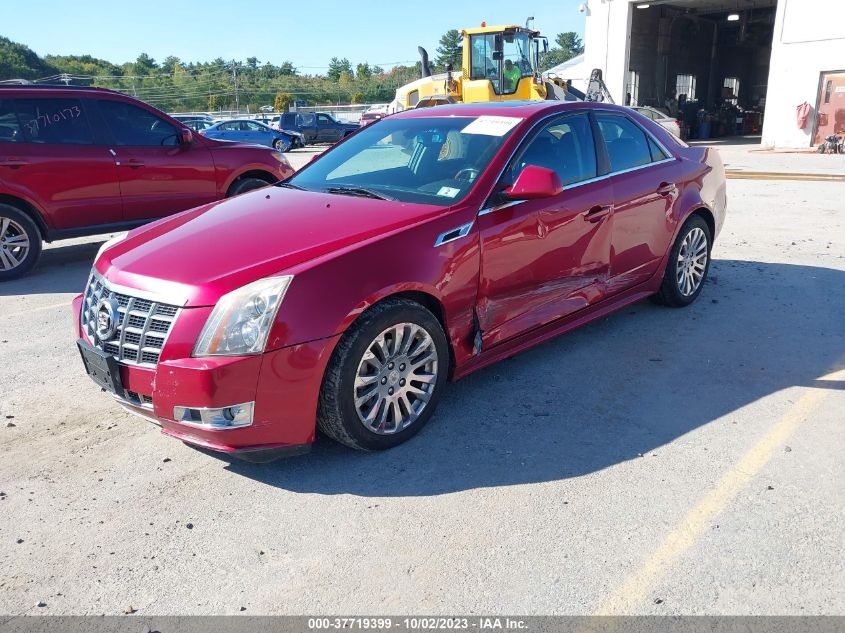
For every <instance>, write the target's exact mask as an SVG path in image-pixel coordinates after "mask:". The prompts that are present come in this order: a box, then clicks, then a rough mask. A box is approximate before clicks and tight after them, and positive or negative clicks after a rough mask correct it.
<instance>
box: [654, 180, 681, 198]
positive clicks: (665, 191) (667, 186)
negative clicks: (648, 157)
mask: <svg viewBox="0 0 845 633" xmlns="http://www.w3.org/2000/svg"><path fill="white" fill-rule="evenodd" d="M677 190H678V188H677V187H676V186H675V183H674V182H661V183H660V186H659V187H658V188H657V193H658V195H661V196H673V195H675V192H676V191H677Z"/></svg>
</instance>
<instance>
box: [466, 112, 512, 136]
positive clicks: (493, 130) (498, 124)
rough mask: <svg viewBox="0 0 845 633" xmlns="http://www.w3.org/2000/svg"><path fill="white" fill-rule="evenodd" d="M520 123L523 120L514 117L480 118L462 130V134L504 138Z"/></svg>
mask: <svg viewBox="0 0 845 633" xmlns="http://www.w3.org/2000/svg"><path fill="white" fill-rule="evenodd" d="M520 121H522V118H520V117H513V116H480V117H478V118H477V119H476V120H475V121H473V122H472V123H470V124H469V125H467V126H466V127H465V128H464V129H463V130H461V134H484V135H486V136H504V135H505V134H507V133H508V132H510V131H511V130H512V129H513V128H514V127H515V126H516V125H517V123H519V122H520Z"/></svg>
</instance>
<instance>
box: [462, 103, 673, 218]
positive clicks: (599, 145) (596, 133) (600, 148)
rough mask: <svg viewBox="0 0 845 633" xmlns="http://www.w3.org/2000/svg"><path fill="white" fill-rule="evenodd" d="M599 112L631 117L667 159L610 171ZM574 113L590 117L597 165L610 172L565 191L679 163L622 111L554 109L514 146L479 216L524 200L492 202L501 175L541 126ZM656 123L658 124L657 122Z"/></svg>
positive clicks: (571, 185) (660, 142)
mask: <svg viewBox="0 0 845 633" xmlns="http://www.w3.org/2000/svg"><path fill="white" fill-rule="evenodd" d="M598 113H607V114H613V115H617V116H624V117H626V118H627V119H629V120H630V121H631V122H632V123H633V124H634V125H636V126H637V127H638V128H640V129H641V130H642V131H643V132H644V133H645V134H647V135H648V137H649V138H651V139H652V140H653V141H654V143H655V144H656V145H657V146H658V147H659V148H660V149H661V150H663V152H664V153H665V154H666V155H667V156H668V158H666V159H664V160H660V161H655V162H653V163H647V164H645V165H638V166H636V167H630V168H628V169H624V170H621V171H609V170H610V160H609V159H608V156H607V146H606V145H605V142H604V137H603V136H601V130H600V129H599V127H598V121H597V120H596V116H595V115H596V114H598ZM575 114H587V115H588V116H589V118H590V124H591V126H592V132H593V144H594V145H595V146H596V168H597V170H598V171H599V172H600V171H602V169H607V170H608V171H607V172H605V173H604V174H601V173H600V174H599V175H597V176H596V177H595V178H590V179H589V180H582V181H580V182H574V183H572V184H569V185H566V186H565V187H564V188H563V192H566V191H569V190H570V189H575V188H576V187H582V186H584V185H590V184H593V183H594V182H600V181H602V180H606V179H608V178H611V177H612V176H617V175H620V174H627V173H630V172H633V171H638V170H640V169H646V168H648V167H654V166H655V165H663V164H665V163H670V162H677V161H678V160H679V159H678V158H677V157H676V156H675V154H674V153H672V152H671V151H669V149H668V148H667V147H666V145H665V144H664V143H663V142H662V141H661V140H660V139H658V138H657V137H656V136H654V134H652V133H651V132H649V131H648V130H646V129H645V128H643V127H642V126H641V125H640V124H639V123H637V122H636V121H634V120H633V119H631V117H629V116H628V115H627V114H626V113H624V112H620V111H619V110H610V109H607V108H579V109H577V110H570V111H564V112H559V111H558V112H552V113H550V114H547V115H546V116H544V117H543V118H541V119H538V120H537V121H535V122H534V124H533V125H532V126H531V127H530V128H529V129H528V131H527V132H526V134H525V136H524V137H523V139H522V140H521V141H520V142H519V144H518V145H517V146H516V147H515V148H514V149H513V151H512V152H511V155H510V156H508V159H507V161H505V164H504V166H503V167H502V168H501V169H500V170H499V173H498V175H497V176H496V180H495V184H494V185H493V190H492V191H491V192H490V193H489V194H487V197H486V198H485V199H484V202H483V203H482V204H481V208H480V209H479V210H478V213H477V215H478V216H482V215H487V214H488V213H493V212H494V211H498V210H499V209H504V208H506V207H511V206H514V205H517V204H521V203H523V202H525V200H507V201H505V202H502V203H500V204H495V203H493V198H494V196H495V195H496V194H497V193H498V192H499V185H500V184H501V182H502V176H504V174H505V172H506V171H507V170H508V168H509V167H510V166H511V163H512V162H513V159H514V157H516V156H517V154H518V153H519V152H520V151H521V150H522V149H523V147H524V146H525V145H527V144H528V143H529V142H530V141H531V140H533V139H534V137H535V136H536V135H537V133H538V132H537V129H538V128H540V127H541V126H545V125H547V124H548V123H549V122H550V121H551V120H552V119H555V118H556V117H566V116H572V115H575ZM655 125H657V123H655Z"/></svg>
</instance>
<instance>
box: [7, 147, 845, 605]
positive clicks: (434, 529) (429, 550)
mask: <svg viewBox="0 0 845 633" xmlns="http://www.w3.org/2000/svg"><path fill="white" fill-rule="evenodd" d="M725 151H726V156H727V155H728V152H734V153H735V154H736V156H737V157H739V158H738V159H737V158H732V161H733V162H737V160H739V159H741V164H742V165H743V166H744V167H745V168H746V169H757V170H760V169H770V168H772V167H771V165H772V164H777V165H780V162H781V161H783V159H779V158H778V159H775V161H774V163H773V162H772V159H770V158H765V159H762V158H759V157H758V156H755V153H751V152H748V151H747V149H743V148H741V147H740V148H726V150H725ZM308 154H309V153H308V152H301V151H300V152H295V153H293V154H292V161H293V162H294V163H295V164H298V163H300V161H302V162H304V161H305V160H307V158H308V157H309V156H308ZM808 158H809V159H811V160H809V161H808V160H806V159H808ZM842 158H843V157H837V156H827V157H814V156H810V157H805V156H803V155H794V156H790V157H789V158H788V160H786V162H784V165H783V166H782V169H794V170H796V171H800V172H811V171H814V169H813V164H815V163H816V162H818V159H823V160H826V161H827V162H826V163H825V168H826V169H827V168H829V167H830V165H833V164H834V163H833V161H839V164H840V166H845V161H843V160H842ZM767 161H768V162H767ZM802 161H804V162H802ZM811 163H812V164H811ZM834 169H835V168H834ZM843 171H845V170H841V171H840V172H839V173H842V172H843ZM843 192H845V184H843V183H834V182H792V181H756V180H731V181H730V182H729V191H728V194H729V207H730V208H729V215H728V219H727V223H726V226H725V229H724V231H723V233H722V235H721V238H720V240H719V241H718V242H717V245H716V248H715V250H714V253H713V255H714V258H715V259H714V263H713V268H712V273H711V278H710V282H709V283H708V285H707V287H706V288H705V290H704V292H703V294H702V295H701V297H700V300H699V301H698V302H697V303H696V304H695V305H694V306H692V307H691V308H689V309H686V310H669V309H665V308H659V307H656V306H653V305H651V304H650V303H647V302H646V303H641V304H638V305H635V306H633V307H630V308H628V309H626V310H624V311H622V312H621V313H618V314H616V315H614V316H612V317H610V318H606V319H604V320H601V321H600V322H597V323H594V324H592V325H589V326H587V327H585V328H582V329H580V330H579V331H577V332H574V333H572V334H570V335H567V336H564V337H561V338H558V339H556V340H554V341H551V342H549V343H546V344H544V345H541V346H539V347H537V348H535V349H533V350H532V351H529V352H526V353H523V354H521V355H519V356H517V357H515V358H513V359H511V360H508V361H505V362H502V363H499V364H498V365H495V366H493V367H490V368H488V369H486V370H483V371H481V372H478V373H476V374H474V375H472V376H470V377H469V378H467V379H465V380H463V381H460V382H458V383H456V384H454V385H451V386H450V387H449V388H448V390H447V392H446V393H445V394H444V398H443V401H442V403H441V405H440V408H439V409H438V412H437V414H436V415H435V417H434V418H433V420H432V422H431V423H430V424H429V426H428V427H427V428H426V429H424V431H423V432H421V433H420V434H419V435H418V436H417V437H416V438H415V439H414V440H412V441H411V442H409V443H407V444H405V445H403V446H401V447H399V448H397V449H394V450H391V451H389V452H386V453H380V454H361V453H357V452H353V451H350V450H347V449H345V448H343V447H340V446H337V445H335V444H333V443H331V442H330V441H327V440H320V441H318V443H317V445H316V446H315V449H314V451H313V452H312V453H311V454H309V455H307V456H304V457H299V458H292V459H289V460H286V461H279V462H275V463H272V464H266V465H251V464H246V463H241V462H229V461H227V460H225V459H222V458H219V457H215V456H213V455H209V454H206V453H203V452H199V451H197V450H194V449H191V448H189V447H187V446H184V445H182V444H180V443H179V442H176V441H174V440H172V439H169V438H167V437H165V436H163V435H161V433H159V431H158V429H157V428H156V427H154V426H152V425H150V424H148V423H146V422H144V421H143V420H141V419H139V418H136V417H133V416H131V415H129V414H127V413H124V412H123V411H122V410H121V409H120V408H118V407H117V406H116V405H115V404H114V402H113V401H112V400H111V399H110V398H109V397H107V396H106V395H105V394H102V393H100V392H99V391H98V390H97V389H96V387H95V386H94V385H93V383H92V382H91V381H90V380H89V379H88V378H87V376H86V375H85V373H84V371H83V369H82V366H81V363H80V360H79V357H78V353H77V351H76V349H75V347H74V338H73V333H72V331H71V316H70V309H69V303H70V300H71V298H72V297H73V296H74V294H76V293H77V292H79V291H80V290H81V289H82V287H83V285H84V283H85V278H86V275H87V273H88V270H89V268H90V265H91V260H92V259H93V257H94V255H95V253H96V251H97V248H98V247H99V243H100V242H102V240H103V239H104V238H103V237H99V238H92V239H86V240H74V241H70V242H62V243H58V244H53V245H51V246H49V247H48V248H47V249H46V251H45V253H44V257H43V260H42V262H41V264H40V266H38V268H37V269H36V270H35V271H34V273H33V274H32V275H30V276H28V277H26V278H25V279H22V280H19V281H16V282H11V283H6V284H3V285H2V286H0V445H2V448H3V459H2V461H0V613H5V614H20V613H30V614H33V613H39V614H102V613H105V614H121V613H124V612H125V611H127V610H129V609H130V607H131V609H134V610H137V611H138V613H140V614H147V615H153V614H228V613H241V612H244V613H246V614H247V615H249V614H282V613H285V614H327V613H345V614H365V613H389V614H405V613H442V614H449V613H485V612H486V613H490V612H495V613H521V614H589V613H595V612H599V613H635V614H705V613H706V614H845V595H843V587H845V566H844V565H845V564H844V563H843V557H842V543H843V542H845V520H843V519H845V516H843V515H845V510H844V509H845V487H843V486H842V482H843V481H845V460H843V459H842V455H843V453H845V436H843V434H842V423H843V414H842V412H843V411H845V389H844V388H843V387H845V373H843V372H840V373H838V374H833V375H831V374H830V372H832V371H833V370H836V369H842V368H843V367H845V357H843V354H845V320H843V318H842V315H843V313H845V292H843V291H845V207H844V206H843V204H842V200H843ZM39 603H40V604H43V605H45V606H40V607H38V606H35V605H36V604H39Z"/></svg>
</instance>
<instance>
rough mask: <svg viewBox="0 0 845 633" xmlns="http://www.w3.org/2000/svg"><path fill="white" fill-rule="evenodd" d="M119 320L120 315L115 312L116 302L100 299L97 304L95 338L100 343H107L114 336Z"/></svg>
mask: <svg viewBox="0 0 845 633" xmlns="http://www.w3.org/2000/svg"><path fill="white" fill-rule="evenodd" d="M119 320H120V313H119V312H118V311H117V301H115V300H114V299H111V298H109V299H100V303H98V304H97V324H96V332H97V338H98V339H100V340H101V341H108V340H109V339H111V337H113V336H114V333H115V331H116V330H117V324H118V321H119Z"/></svg>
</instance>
